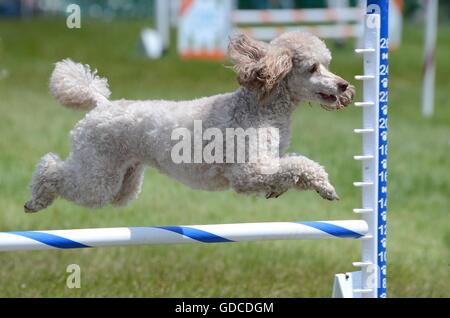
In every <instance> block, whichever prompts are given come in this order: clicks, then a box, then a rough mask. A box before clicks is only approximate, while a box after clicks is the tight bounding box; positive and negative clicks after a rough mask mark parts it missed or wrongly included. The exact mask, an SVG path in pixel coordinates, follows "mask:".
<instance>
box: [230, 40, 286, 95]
mask: <svg viewBox="0 0 450 318" xmlns="http://www.w3.org/2000/svg"><path fill="white" fill-rule="evenodd" d="M228 54H229V56H230V58H231V60H232V61H233V63H234V67H233V69H234V70H235V72H236V73H237V75H238V82H239V84H241V85H243V86H245V87H247V88H249V89H251V90H258V91H259V93H260V96H261V98H265V97H267V96H268V95H270V93H271V92H272V91H273V89H274V88H275V87H276V85H277V84H278V83H279V82H280V81H281V80H282V79H283V78H284V77H285V76H286V74H287V73H289V71H290V70H291V69H292V54H291V53H290V50H289V49H286V48H277V47H271V46H270V45H269V44H267V43H264V42H260V41H256V40H253V39H251V38H250V37H248V36H246V35H244V34H240V35H237V36H235V37H233V38H232V39H231V40H230V44H229V46H228Z"/></svg>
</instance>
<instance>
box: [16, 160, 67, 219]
mask: <svg viewBox="0 0 450 318" xmlns="http://www.w3.org/2000/svg"><path fill="white" fill-rule="evenodd" d="M62 163H63V162H62V161H61V160H60V159H59V157H58V156H57V155H56V154H53V153H48V154H46V155H45V156H44V157H42V159H41V161H40V162H39V164H38V165H37V167H36V170H35V172H34V174H33V176H32V178H31V182H30V191H31V199H30V200H29V201H28V202H26V203H25V205H24V209H25V212H37V211H39V210H42V209H45V208H46V207H48V206H49V205H50V204H51V203H52V202H53V201H54V200H55V199H56V197H57V196H58V188H59V186H60V183H61V180H62V178H63V175H62Z"/></svg>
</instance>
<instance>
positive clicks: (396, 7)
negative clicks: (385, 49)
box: [389, 0, 403, 51]
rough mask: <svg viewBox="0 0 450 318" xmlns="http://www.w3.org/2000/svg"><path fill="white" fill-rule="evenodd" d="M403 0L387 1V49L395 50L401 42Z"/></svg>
mask: <svg viewBox="0 0 450 318" xmlns="http://www.w3.org/2000/svg"><path fill="white" fill-rule="evenodd" d="M402 29H403V0H390V1H389V50H390V51H395V50H397V49H398V48H399V47H400V44H401V42H402Z"/></svg>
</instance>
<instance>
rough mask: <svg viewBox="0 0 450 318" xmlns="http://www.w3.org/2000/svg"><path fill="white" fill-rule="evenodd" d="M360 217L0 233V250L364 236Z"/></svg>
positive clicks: (363, 224)
mask: <svg viewBox="0 0 450 318" xmlns="http://www.w3.org/2000/svg"><path fill="white" fill-rule="evenodd" d="M367 232H368V226H367V223H366V222H365V221H363V220H346V221H311V222H264V223H238V224H211V225H190V226H184V225H183V226H151V227H118V228H97V229H79V230H52V231H24V232H0V251H16V250H46V249H69V248H88V247H100V246H120V245H154V244H178V243H226V242H243V241H263V240H314V239H326V238H328V239H329V238H354V239H359V238H362V237H364V236H365V235H366V234H367Z"/></svg>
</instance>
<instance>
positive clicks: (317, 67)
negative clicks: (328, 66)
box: [309, 63, 319, 74]
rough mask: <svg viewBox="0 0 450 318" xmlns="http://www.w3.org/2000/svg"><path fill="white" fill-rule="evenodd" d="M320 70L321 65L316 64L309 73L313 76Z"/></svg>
mask: <svg viewBox="0 0 450 318" xmlns="http://www.w3.org/2000/svg"><path fill="white" fill-rule="evenodd" d="M318 69H319V64H318V63H316V64H314V65H313V66H312V67H311V68H310V69H309V72H310V73H311V74H313V73H315V72H317V70H318Z"/></svg>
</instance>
